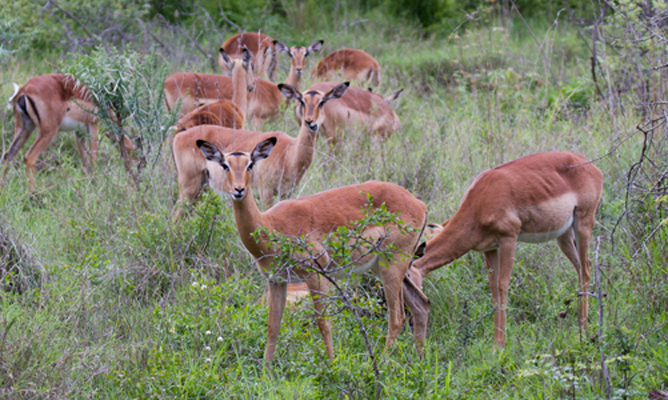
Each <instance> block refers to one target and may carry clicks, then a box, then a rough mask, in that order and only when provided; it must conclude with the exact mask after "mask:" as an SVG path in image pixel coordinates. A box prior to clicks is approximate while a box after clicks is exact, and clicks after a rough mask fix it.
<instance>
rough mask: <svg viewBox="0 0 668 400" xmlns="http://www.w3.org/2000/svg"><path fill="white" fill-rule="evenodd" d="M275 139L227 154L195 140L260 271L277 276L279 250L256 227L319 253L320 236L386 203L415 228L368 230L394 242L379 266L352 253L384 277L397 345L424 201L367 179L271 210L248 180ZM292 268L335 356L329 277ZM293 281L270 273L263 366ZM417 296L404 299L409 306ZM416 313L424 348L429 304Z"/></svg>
mask: <svg viewBox="0 0 668 400" xmlns="http://www.w3.org/2000/svg"><path fill="white" fill-rule="evenodd" d="M275 143H276V138H274V137H270V138H268V139H266V140H264V141H262V142H260V143H259V144H258V145H257V146H256V147H255V148H254V149H253V150H252V151H251V152H239V151H234V152H229V153H225V154H223V153H221V151H220V150H219V149H218V147H217V146H215V145H213V144H211V143H208V142H205V141H202V140H198V141H197V146H198V147H199V148H200V149H201V151H202V153H203V154H204V156H205V157H206V158H207V160H209V161H211V162H214V163H216V164H217V165H218V167H219V168H221V169H222V171H221V172H222V176H221V178H220V179H221V181H222V182H221V184H220V186H222V189H223V191H224V192H225V193H226V194H228V195H229V196H230V198H231V199H232V206H233V209H234V218H235V220H236V223H237V228H238V230H239V236H240V237H241V241H242V242H243V244H244V246H245V247H246V249H247V250H248V251H249V252H250V253H251V255H252V256H253V258H254V259H255V261H256V262H257V264H258V266H259V267H260V269H261V271H262V272H263V273H264V274H265V275H272V268H273V265H272V264H273V262H274V258H273V255H274V251H273V250H272V248H271V247H270V245H269V244H268V243H267V240H266V239H265V238H262V237H259V238H254V237H253V233H254V232H255V231H256V230H257V229H258V228H261V227H262V228H266V229H267V230H268V231H269V232H276V233H279V234H282V235H287V236H293V237H300V236H306V237H307V240H308V242H309V243H310V244H311V245H312V246H313V247H312V248H313V250H314V252H315V253H316V254H318V253H320V252H322V251H323V250H324V248H325V246H324V244H323V242H324V241H325V240H326V238H327V236H328V235H329V234H330V233H332V232H334V231H335V230H336V229H337V228H338V227H341V226H352V225H353V224H354V223H355V221H359V220H361V219H363V218H364V216H365V215H364V214H365V212H364V210H365V209H366V208H369V209H372V210H375V209H377V208H378V207H379V206H381V205H384V207H385V208H386V209H387V211H389V212H391V213H400V217H401V221H402V222H401V223H402V224H405V226H404V227H406V228H413V229H400V228H399V227H398V226H397V225H396V224H387V225H380V226H372V227H369V228H367V229H366V230H365V231H364V236H365V238H366V239H368V240H370V241H372V242H378V241H382V247H383V248H385V249H390V246H391V248H392V257H391V258H390V259H389V260H388V263H389V265H387V266H380V265H379V260H380V256H379V255H375V254H367V255H364V256H363V255H358V256H355V257H357V258H359V260H357V263H356V264H357V265H358V267H361V270H369V269H371V270H372V271H374V273H376V274H377V275H378V276H379V277H380V278H381V279H382V281H383V284H384V289H385V298H386V300H387V309H388V319H389V328H388V333H387V341H386V347H390V346H392V344H393V343H394V340H395V339H396V337H397V336H398V334H399V332H400V330H401V327H402V325H403V323H404V321H405V318H406V316H405V313H404V298H403V297H404V292H403V291H402V290H403V284H404V277H405V275H406V271H407V270H408V266H409V264H410V260H411V259H412V254H413V252H414V251H415V248H416V246H417V244H418V241H419V239H420V233H421V229H423V228H424V225H425V222H426V218H427V209H426V206H425V205H424V203H423V202H421V201H420V200H418V199H416V198H415V197H413V195H412V194H411V193H410V192H408V191H407V190H406V189H404V188H402V187H400V186H397V185H394V184H392V183H386V182H377V181H370V182H366V183H362V184H358V185H352V186H346V187H341V188H338V189H331V190H327V191H325V192H322V193H319V194H316V195H313V196H308V197H302V198H299V199H294V200H284V201H282V202H280V203H278V204H276V205H275V206H274V207H272V208H270V209H269V210H267V211H266V212H261V211H260V210H259V209H258V207H257V205H256V203H255V200H254V198H253V194H252V191H251V184H250V183H251V180H252V175H253V174H254V171H255V169H257V168H260V166H261V165H262V163H263V162H264V161H263V160H265V159H268V157H269V156H270V153H271V152H272V149H273V148H274V145H275ZM274 151H275V150H274ZM370 198H371V199H373V201H372V204H369V199H370ZM415 228H416V229H415ZM328 260H329V256H328V255H327V254H323V255H321V256H320V258H319V259H318V260H316V262H317V263H318V264H319V265H321V266H326V265H328ZM274 272H275V271H274ZM292 272H293V273H295V274H296V275H297V276H299V277H300V278H301V279H304V280H305V281H306V284H307V286H308V288H309V290H310V293H311V296H312V299H313V304H314V307H315V310H316V313H317V316H318V317H317V318H318V328H319V329H320V333H321V335H322V337H323V340H324V342H325V347H326V349H327V355H328V356H329V358H330V360H331V359H333V358H334V347H333V345H332V333H331V328H330V323H329V319H328V318H324V316H323V311H324V304H323V295H324V294H326V293H327V291H328V290H327V289H328V286H329V283H328V281H327V280H326V279H325V278H324V277H322V276H320V275H319V274H316V273H313V272H310V271H308V270H307V269H303V268H302V267H299V266H297V267H295V268H294V270H293V271H292ZM277 275H278V276H277ZM288 280H289V275H287V274H286V273H281V272H275V273H274V274H273V276H270V279H269V321H268V335H267V336H268V340H267V346H266V348H265V352H264V360H265V363H266V365H269V364H270V363H271V361H272V360H273V357H274V350H275V347H276V341H277V339H278V334H279V330H280V326H281V319H282V316H283V310H284V308H285V303H286V293H287V283H288ZM424 301H426V299H424ZM414 303H415V302H412V301H407V302H406V304H408V305H409V306H410V305H412V304H414ZM411 312H412V314H413V317H414V320H415V321H416V323H415V326H416V329H415V331H416V332H415V340H416V343H417V345H418V348H421V345H422V342H423V341H424V337H425V336H426V332H425V330H426V323H422V322H423V321H426V312H425V310H424V309H413V308H411Z"/></svg>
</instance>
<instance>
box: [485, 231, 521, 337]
mask: <svg viewBox="0 0 668 400" xmlns="http://www.w3.org/2000/svg"><path fill="white" fill-rule="evenodd" d="M498 244H499V248H498V249H497V250H491V251H487V252H485V261H486V263H487V267H488V268H489V269H490V271H489V288H490V290H491V291H492V300H493V301H494V344H495V345H496V346H498V347H503V346H505V345H506V309H507V308H508V287H509V286H510V275H511V273H512V270H513V261H514V259H515V247H516V245H517V240H516V239H515V238H502V239H499V240H498Z"/></svg>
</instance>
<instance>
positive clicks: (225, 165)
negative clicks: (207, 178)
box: [220, 163, 230, 171]
mask: <svg viewBox="0 0 668 400" xmlns="http://www.w3.org/2000/svg"><path fill="white" fill-rule="evenodd" d="M220 166H221V167H223V169H224V170H225V171H228V170H229V169H230V166H229V165H227V163H222V164H220Z"/></svg>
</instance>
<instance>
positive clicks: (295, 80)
mask: <svg viewBox="0 0 668 400" xmlns="http://www.w3.org/2000/svg"><path fill="white" fill-rule="evenodd" d="M323 43H325V42H324V40H316V41H315V42H313V43H311V45H310V46H309V47H307V48H304V47H302V46H294V47H292V48H290V47H288V46H287V45H286V44H285V43H283V42H281V41H278V40H274V46H275V48H276V50H277V51H278V52H281V53H287V55H289V56H290V72H288V77H287V78H286V79H285V82H284V83H285V84H286V85H290V86H292V87H294V88H295V89H297V90H301V82H302V76H303V75H304V69H305V68H306V57H308V56H309V55H310V54H313V53H315V52H316V51H319V50H320V49H321V48H322V44H323Z"/></svg>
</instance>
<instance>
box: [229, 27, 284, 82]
mask: <svg viewBox="0 0 668 400" xmlns="http://www.w3.org/2000/svg"><path fill="white" fill-rule="evenodd" d="M275 43H276V41H275V40H274V39H273V38H272V37H271V36H267V35H265V34H262V33H253V32H243V33H237V34H236V35H233V36H232V37H230V38H229V39H227V40H226V41H225V43H223V45H222V46H220V54H221V55H219V56H218V65H220V68H221V69H222V70H223V71H225V72H232V70H231V69H229V68H228V65H227V64H226V63H224V60H223V58H222V53H226V54H227V55H229V56H230V57H234V58H237V57H241V53H242V51H243V48H244V47H245V48H247V49H248V50H250V52H251V53H252V54H253V56H254V57H255V61H254V62H253V66H254V69H255V71H256V72H257V73H258V74H262V75H265V76H267V77H268V78H269V80H271V81H272V82H273V81H274V75H275V72H276V66H277V65H278V52H277V51H276V48H275Z"/></svg>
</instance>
